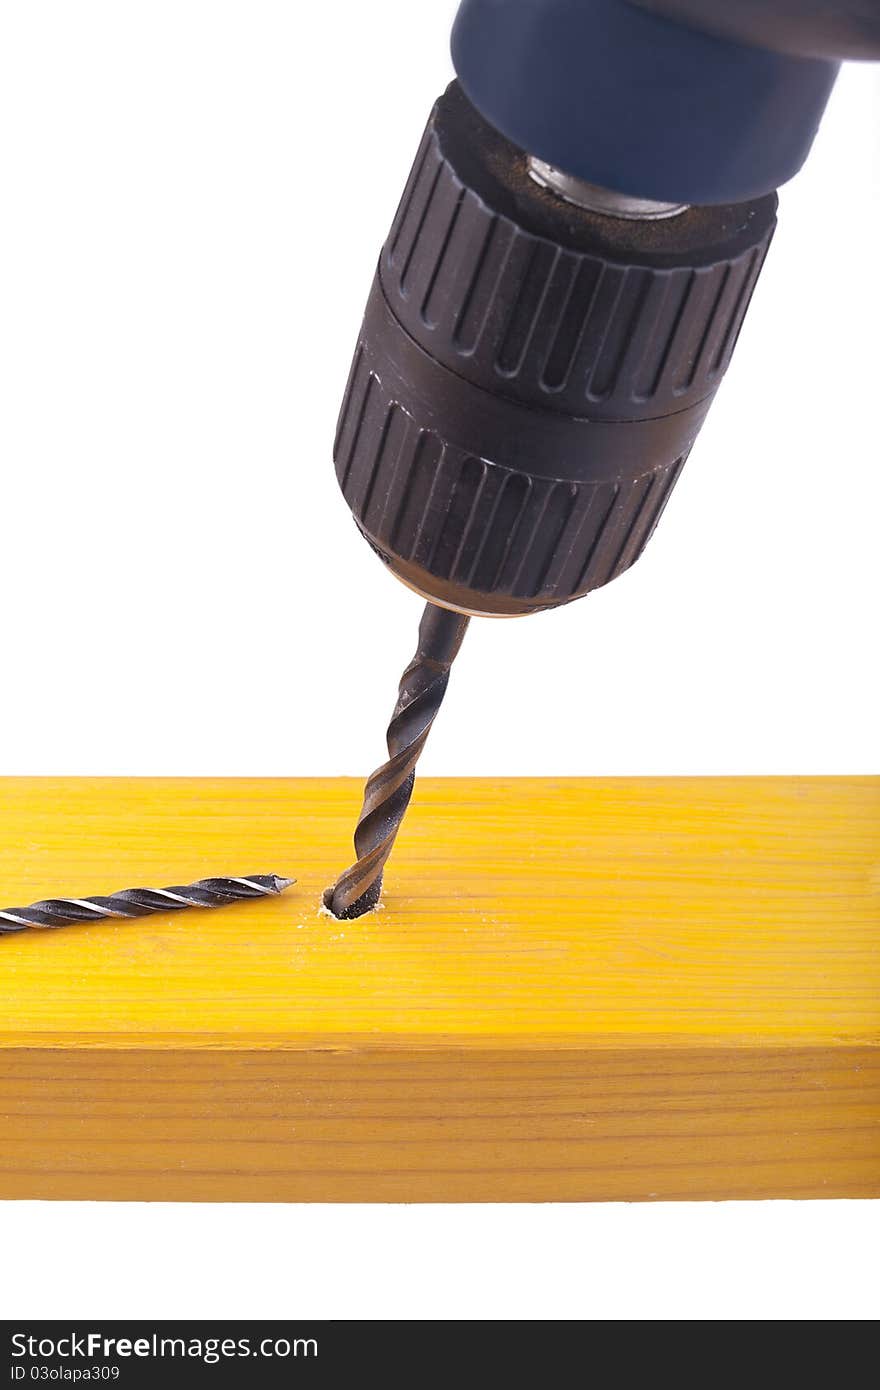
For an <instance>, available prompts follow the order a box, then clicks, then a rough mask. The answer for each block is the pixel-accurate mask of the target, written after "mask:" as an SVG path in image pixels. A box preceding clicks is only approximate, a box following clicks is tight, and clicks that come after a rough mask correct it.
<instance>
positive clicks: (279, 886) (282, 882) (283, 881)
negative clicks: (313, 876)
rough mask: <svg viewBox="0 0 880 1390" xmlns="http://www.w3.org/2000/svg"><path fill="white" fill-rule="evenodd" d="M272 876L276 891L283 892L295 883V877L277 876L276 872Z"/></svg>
mask: <svg viewBox="0 0 880 1390" xmlns="http://www.w3.org/2000/svg"><path fill="white" fill-rule="evenodd" d="M272 877H273V879H274V880H275V892H276V893H283V892H284V891H285V890H286V889H288V888H292V887H293V885H294V884H295V883H296V879H295V878H279V876H278V874H273V875H272Z"/></svg>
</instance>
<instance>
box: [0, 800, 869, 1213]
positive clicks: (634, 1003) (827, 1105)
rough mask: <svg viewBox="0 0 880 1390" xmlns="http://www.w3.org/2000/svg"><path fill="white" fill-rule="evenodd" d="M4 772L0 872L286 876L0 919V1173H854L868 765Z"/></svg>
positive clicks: (806, 1182)
mask: <svg viewBox="0 0 880 1390" xmlns="http://www.w3.org/2000/svg"><path fill="white" fill-rule="evenodd" d="M359 801H360V785H359V783H356V782H353V781H349V780H333V781H228V780H227V781H224V780H209V781H204V780H202V781H186V780H149V781H116V780H56V779H13V780H6V781H2V782H0V899H2V901H3V903H4V904H5V903H7V902H8V903H10V904H12V903H25V902H27V901H30V900H31V899H33V898H36V897H39V896H42V895H45V894H47V893H64V894H69V895H81V894H85V893H90V892H110V891H112V890H113V889H114V888H120V887H124V886H129V885H131V884H135V883H153V884H159V885H161V884H163V883H171V882H183V881H186V880H188V879H192V878H197V877H199V876H201V875H204V874H209V873H224V872H232V873H241V872H245V873H247V872H258V871H277V872H281V873H287V874H295V875H296V876H297V878H298V880H299V882H298V884H297V886H296V888H294V889H293V890H292V891H291V893H289V894H287V895H285V896H284V897H283V898H279V899H274V900H267V901H265V902H261V903H259V904H255V905H253V906H251V905H247V906H242V907H235V908H230V909H227V910H224V911H221V912H212V913H205V914H196V913H187V914H182V915H179V916H171V915H169V916H167V917H157V918H152V919H148V920H147V921H138V922H133V923H106V924H102V925H99V926H94V927H83V928H65V929H63V930H60V931H57V932H41V933H37V932H28V933H21V934H19V935H16V936H12V937H8V938H6V939H5V940H0V1006H2V1007H0V1196H4V1197H57V1198H115V1199H141V1198H143V1199H147V1198H149V1199H162V1198H165V1199H177V1200H203V1199H204V1200H248V1199H256V1200H351V1201H370V1200H397V1201H422V1200H424V1201H444V1200H457V1201H466V1200H524V1201H527V1200H586V1199H599V1200H608V1199H621V1198H624V1199H643V1200H651V1199H658V1198H682V1197H690V1198H718V1197H768V1196H791V1197H813V1196H856V1195H861V1196H867V1195H880V780H878V779H870V778H785V779H781V778H755V779H715V778H710V779H650V780H636V779H632V780H623V779H603V780H599V781H588V780H556V779H552V780H551V779H544V780H524V781H519V780H517V781H475V780H467V781H459V780H448V781H444V780H435V781H431V780H423V781H422V782H421V783H420V784H419V788H418V792H417V797H416V800H415V803H414V805H413V808H412V811H411V814H410V816H409V817H408V819H407V823H406V825H405V828H404V831H403V833H402V835H401V839H400V843H399V846H398V850H397V852H396V854H395V857H394V861H393V867H392V871H391V873H390V875H389V884H388V891H387V895H386V900H385V904H384V907H383V909H382V910H381V911H380V912H378V913H375V914H372V915H370V916H368V917H366V918H363V919H361V920H360V921H357V922H349V923H337V922H335V921H333V920H332V919H330V918H329V917H328V916H327V915H326V914H324V913H322V912H321V911H320V910H319V903H320V895H321V890H322V889H323V888H324V887H325V885H326V884H328V883H329V882H330V881H331V880H332V878H333V877H334V874H335V873H336V871H337V870H338V869H339V868H340V867H342V866H344V864H345V863H346V862H347V858H348V844H349V839H350V834H351V829H352V825H353V822H354V818H355V815H356V813H357V809H358V806H359Z"/></svg>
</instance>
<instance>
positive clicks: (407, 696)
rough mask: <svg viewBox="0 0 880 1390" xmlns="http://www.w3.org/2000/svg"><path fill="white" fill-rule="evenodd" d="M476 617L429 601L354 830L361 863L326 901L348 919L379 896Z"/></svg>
mask: <svg viewBox="0 0 880 1390" xmlns="http://www.w3.org/2000/svg"><path fill="white" fill-rule="evenodd" d="M469 621H470V619H468V618H466V617H464V616H463V615H462V614H461V613H453V612H451V611H450V610H449V609H446V608H438V607H436V606H435V605H434V604H433V603H429V604H428V605H427V607H426V608H425V612H424V614H423V616H422V621H421V624H420V626H419V644H418V647H417V649H416V654H415V656H414V657H413V659H412V661H411V662H410V664H409V666H407V668H406V670H405V671H404V673H403V678H402V679H401V682H400V690H399V692H398V696H397V704H396V705H395V707H394V713H393V715H392V716H391V723H390V724H389V725H388V733H387V735H386V738H387V743H388V754H389V760H388V762H387V763H383V765H382V767H380V768H378V769H377V770H376V771H375V772H374V773H373V775H372V777H370V779H369V781H368V782H367V786H366V790H365V792H364V804H363V808H362V810H361V814H360V819H359V821H358V823H357V829H356V830H355V834H354V847H355V851H356V852H357V856H358V858H357V863H356V864H354V865H353V866H352V867H351V868H350V869H347V870H346V872H345V873H344V874H342V876H341V877H340V878H339V879H337V881H336V883H335V885H334V887H333V888H328V889H327V891H326V893H325V894H324V906H325V907H327V908H329V910H330V911H331V912H332V913H333V915H334V917H339V918H342V919H343V920H345V919H348V918H352V917H360V916H362V914H363V913H365V912H369V911H370V909H371V908H373V907H375V906H376V904H377V902H378V901H379V894H380V893H381V891H382V871H383V869H384V867H385V863H386V861H387V859H388V856H389V855H390V853H391V851H392V849H393V847H394V841H395V840H396V838H397V832H398V830H399V829H400V824H401V821H402V820H403V817H404V815H405V814H406V808H407V806H408V805H409V801H410V797H411V796H412V789H413V783H414V781H415V767H416V763H417V762H418V760H419V755H420V754H421V751H422V749H423V748H424V746H425V743H426V741H427V738H428V734H429V733H430V732H431V725H432V724H433V723H434V719H435V718H436V715H437V711H438V710H439V708H440V706H441V704H442V703H443V696H444V695H445V693H446V686H447V685H448V683H449V668H450V666H451V665H452V663H453V661H454V660H455V658H456V656H457V655H458V649H459V647H460V646H461V644H462V640H463V638H464V634H465V632H466V631H467V626H468V622H469Z"/></svg>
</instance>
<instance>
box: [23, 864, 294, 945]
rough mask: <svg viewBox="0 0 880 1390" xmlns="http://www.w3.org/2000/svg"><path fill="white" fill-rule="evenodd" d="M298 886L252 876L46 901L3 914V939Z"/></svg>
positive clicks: (220, 902) (219, 903) (240, 899)
mask: <svg viewBox="0 0 880 1390" xmlns="http://www.w3.org/2000/svg"><path fill="white" fill-rule="evenodd" d="M295 882H296V880H295V879H292V878H279V877H278V875H277V874H250V875H248V877H246V878H201V879H199V881H198V882H197V883H189V884H186V885H185V886H183V887H174V888H126V889H124V890H123V891H122V892H121V893H113V894H111V895H110V897H109V898H46V899H44V900H43V901H42V902H38V903H32V904H31V906H30V907H8V908H6V909H5V910H3V911H0V935H3V934H5V933H6V932H17V931H25V930H26V928H28V927H66V926H71V925H75V924H82V923H84V922H101V921H103V920H104V919H105V918H107V917H147V916H149V915H150V914H151V913H153V912H181V911H182V910H183V909H184V908H185V907H225V906H226V905H227V903H234V902H243V901H247V900H248V899H250V898H268V897H272V896H273V895H275V894H277V893H283V892H284V890H285V888H289V887H290V885H291V884H292V883H295Z"/></svg>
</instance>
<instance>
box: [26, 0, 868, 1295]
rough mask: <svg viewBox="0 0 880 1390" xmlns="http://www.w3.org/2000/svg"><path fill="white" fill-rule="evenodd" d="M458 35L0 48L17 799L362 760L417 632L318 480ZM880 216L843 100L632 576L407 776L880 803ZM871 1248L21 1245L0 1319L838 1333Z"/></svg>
mask: <svg viewBox="0 0 880 1390" xmlns="http://www.w3.org/2000/svg"><path fill="white" fill-rule="evenodd" d="M454 8H455V6H454V4H452V3H451V0H443V2H442V3H441V2H440V0H432V3H430V4H426V3H421V4H413V3H412V0H373V3H371V4H366V3H361V2H360V0H337V3H335V4H326V5H323V6H313V5H311V4H308V5H306V4H303V3H296V0H287V3H269V2H268V0H250V2H249V3H243V2H242V0H236V3H223V2H222V0H213V3H207V0H205V2H204V3H203V2H202V0H173V2H172V3H168V2H167V0H150V3H146V0H137V3H132V2H131V0H129V3H126V4H119V3H118V2H114V3H95V2H94V0H78V3H77V4H76V5H70V4H69V3H52V2H51V0H27V3H25V2H24V0H6V3H4V5H3V6H2V9H0V128H2V131H3V139H2V148H0V189H2V199H3V215H2V218H0V253H2V254H0V382H2V412H0V451H2V462H3V472H2V480H3V481H2V500H3V547H2V562H3V575H4V580H5V583H4V585H3V592H4V596H5V602H4V631H5V651H6V674H5V678H4V680H3V708H4V721H3V729H4V732H3V744H2V748H0V771H2V772H4V773H71V774H73V773H192V774H202V773H215V774H216V773H229V774H239V773H242V774H244V773H250V774H268V775H272V774H288V773H289V774H295V773H308V774H311V773H325V774H326V773H334V774H335V773H359V774H360V773H363V772H365V771H367V770H369V769H370V768H371V767H372V766H373V765H374V764H375V763H376V761H377V760H378V758H379V757H380V756H381V754H382V731H383V729H384V724H385V720H386V718H387V715H388V713H389V711H390V706H391V704H392V703H393V696H394V691H395V687H396V682H397V679H398V676H399V672H400V669H401V667H402V665H403V664H404V663H405V661H406V660H407V659H408V657H409V655H410V652H411V649H412V646H413V642H414V635H415V627H416V623H417V620H418V612H419V605H418V601H417V600H416V599H415V598H414V597H413V596H412V595H410V594H409V593H408V592H407V591H406V590H404V589H403V588H402V587H401V586H399V585H398V584H397V583H396V582H395V581H394V580H392V579H391V578H390V577H389V576H388V575H387V574H386V573H385V572H384V570H383V568H382V566H381V565H380V564H379V562H378V561H377V560H376V559H375V558H374V557H373V555H372V554H371V552H370V551H369V549H368V548H367V546H366V545H365V544H364V542H363V541H362V540H361V538H360V536H359V535H358V534H357V532H356V530H355V527H354V524H353V523H352V521H351V520H350V518H349V516H348V513H347V509H346V507H345V504H344V503H343V501H342V498H341V496H340V495H339V494H338V491H337V488H336V483H335V479H334V476H333V469H332V465H331V460H330V446H331V441H332V436H333V430H334V425H335V417H336V411H337V408H338V404H339V398H340V395H341V391H342V388H343V385H344V382H345V378H346V375H347V371H348V365H349V358H350V354H351V350H352V347H353V343H354V337H355V334H356V331H357V326H358V322H359V318H360V313H361V309H362V307H363V302H364V300H365V297H366V293H367V289H368V286H369V281H370V278H371V274H372V270H373V266H374V264H375V260H376V256H377V253H378V248H379V245H380V243H381V241H382V238H383V236H384V233H385V231H386V230H387V226H388V224H389V222H390V219H391V216H392V214H393V211H394V208H395V205H396V202H397V199H398V197H399V194H400V191H401V189H402V187H403V183H404V179H405V177H406V174H407V172H408V170H409V166H410V162H411V159H412V156H413V153H414V151H415V148H416V145H417V143H418V139H419V136H420V133H421V129H422V126H423V124H424V120H425V118H426V116H427V112H428V109H429V107H430V104H431V102H432V100H433V98H434V97H435V96H436V95H437V94H438V93H439V92H440V90H441V89H442V87H443V86H444V85H445V83H446V81H447V80H448V79H449V77H450V76H451V67H450V64H449V60H448V56H447V37H448V30H449V25H450V20H451V17H452V14H453V12H454ZM878 214H880V78H878V73H877V71H876V70H873V69H871V68H868V67H859V68H857V67H853V68H850V69H848V70H847V71H846V72H845V74H844V76H843V78H842V79H841V81H840V84H839V86H838V89H837V91H836V93H835V95H834V97H833V99H832V104H831V107H830V109H829V112H828V116H827V118H826V121H825V124H824V126H823V129H822V131H821V134H820V137H819V140H818V142H817V144H816V147H815V151H814V154H813V157H812V159H811V161H810V163H809V164H808V166H807V169H806V170H805V172H804V173H803V174H802V175H801V176H800V177H799V178H798V179H797V180H796V181H795V183H794V184H792V185H791V186H790V187H788V188H787V189H785V190H784V191H783V197H782V207H781V222H780V229H779V232H778V234H777V238H776V242H775V244H774V247H773V249H772V250H771V253H770V258H769V260H768V263H767V267H766V270H765V273H764V277H763V280H762V282H761V284H760V285H759V288H758V291H757V294H756V297H755V301H754V304H753V307H752V310H751V313H750V315H749V318H748V320H747V322H746V326H745V329H744V331H743V334H742V337H741V340H740V346H739V349H738V356H737V360H736V361H735V363H734V366H733V368H732V369H731V372H730V375H729V378H728V380H727V382H726V383H725V385H724V387H723V388H722V392H721V395H720V397H719V400H718V402H717V404H716V406H715V408H714V410H713V413H712V415H711V416H710V420H709V423H708V425H707V426H706V429H705V430H704V432H703V435H702V438H701V441H700V443H699V444H698V446H697V448H696V450H695V452H694V455H693V457H692V459H691V461H690V463H689V465H688V467H687V469H686V470H685V473H684V476H683V478H682V481H681V482H680V484H679V486H678V488H677V490H676V493H675V495H674V497H673V500H672V501H671V503H670V505H669V508H668V510H667V512H666V514H665V517H664V519H663V522H662V523H661V526H660V529H659V531H658V533H657V535H656V536H655V538H654V540H653V541H652V543H651V545H650V547H649V549H648V551H647V553H646V555H645V556H644V558H643V559H642V560H641V561H640V562H639V564H638V565H637V566H636V567H635V568H634V569H633V570H632V571H631V572H630V573H628V574H627V575H625V576H624V577H622V578H621V579H619V580H618V581H617V582H616V583H614V584H612V585H611V586H609V587H608V588H607V589H605V590H602V591H601V592H599V593H598V594H596V595H594V596H592V597H591V598H589V599H588V600H585V601H583V602H581V603H579V604H576V605H574V606H573V607H570V608H567V609H563V610H561V611H559V612H556V613H552V614H547V615H543V616H541V617H538V618H532V619H526V620H519V621H513V622H497V623H490V622H482V623H476V624H474V625H473V626H472V630H471V633H470V635H469V638H468V641H467V643H466V644H465V648H464V650H463V652H462V655H461V658H460V660H459V663H458V665H457V668H456V671H455V678H454V682H453V685H452V687H451V689H450V694H449V697H448V700H447V703H446V706H445V707H444V710H443V716H442V719H441V720H440V721H439V722H438V727H437V729H436V730H435V733H434V735H433V736H432V740H431V743H430V746H429V748H428V750H427V752H426V754H425V757H424V763H423V766H424V770H425V771H428V772H433V773H450V774H451V773H456V774H459V773H482V774H495V773H560V774H565V773H623V774H626V773H641V774H650V773H677V772H680V773H710V772H730V773H736V772H744V773H763V772H766V773H782V772H822V773H841V772H855V773H857V772H867V771H873V770H876V768H877V761H878V752H880V738H878V720H877V715H876V709H877V700H878V675H877V651H876V587H877V571H878V562H877V553H876V552H877V547H876V532H877V517H878V514H880V508H878V503H880V482H878V479H880V468H878V464H880V448H878V443H877V435H876V426H875V413H876V404H877V402H876V397H877V393H878V389H880V383H878V375H877V366H878V347H877V322H878V311H880V272H878V269H877V227H878ZM548 715H549V717H548ZM48 886H49V887H51V885H48ZM877 1224H878V1222H877V1208H876V1207H874V1206H871V1205H869V1204H862V1203H834V1204H795V1205H790V1204H785V1203H776V1204H764V1205H761V1206H754V1207H753V1206H750V1205H746V1204H740V1205H736V1206H725V1207H710V1206H664V1207H662V1208H661V1207H657V1208H648V1207H644V1208H637V1207H634V1208H626V1207H615V1206H608V1207H603V1208H574V1209H570V1208H557V1209H553V1208H497V1209H495V1208H484V1209H478V1210H466V1209H444V1210H432V1209H421V1210H420V1209H415V1208H413V1209H388V1208H375V1209H352V1208H336V1209H328V1208H319V1209H304V1208H277V1209H254V1208H251V1209H246V1208H238V1209H236V1208H201V1209H200V1208H182V1207H176V1208H147V1207H141V1208H138V1207H132V1208H111V1207H97V1208H93V1207H88V1206H80V1207H75V1206H67V1205H65V1206H48V1205H33V1204H21V1205H13V1204H7V1205H5V1206H4V1207H3V1208H2V1209H0V1235H2V1238H3V1245H4V1247H5V1249H6V1250H7V1251H9V1250H10V1249H14V1250H15V1258H14V1260H13V1261H11V1262H10V1261H9V1260H8V1258H7V1259H4V1260H3V1262H2V1266H0V1268H2V1273H0V1291H2V1306H3V1309H4V1312H5V1314H6V1315H7V1316H16V1315H22V1314H26V1315H30V1316H33V1315H36V1314H42V1315H44V1316H51V1315H57V1316H64V1315H71V1316H73V1315H83V1314H86V1313H88V1314H100V1315H103V1316H109V1315H111V1314H112V1313H117V1314H123V1315H124V1314H129V1315H131V1314H142V1315H145V1316H149V1315H150V1314H153V1313H156V1314H158V1313H165V1314H173V1313H175V1312H176V1313H177V1314H178V1315H181V1316H184V1315H188V1314H193V1315H197V1314H205V1315H209V1314H210V1315H214V1316H224V1315H225V1316H232V1315H239V1316H258V1315H262V1314H289V1315H300V1314H303V1315H305V1314H312V1315H324V1316H337V1317H340V1316H346V1315H348V1316H366V1317H375V1316H383V1315H386V1316H392V1315H395V1314H396V1315H403V1316H407V1315H409V1316H415V1315H423V1316H429V1317H436V1318H443V1317H447V1316H461V1315H465V1316H467V1315H470V1316H487V1317H501V1318H504V1317H515V1316H519V1317H522V1316H534V1317H553V1316H562V1317H585V1318H621V1319H630V1318H648V1319H650V1318H658V1317H662V1318H684V1319H693V1318H701V1317H705V1318H712V1319H718V1318H749V1319H752V1318H756V1317H769V1318H807V1317H820V1318H829V1317H842V1318H852V1317H860V1316H869V1311H868V1310H869V1306H870V1303H871V1297H872V1294H871V1279H869V1277H868V1249H869V1233H870V1231H871V1230H872V1229H873V1231H874V1240H875V1243H876V1233H877ZM74 1271H75V1274H74ZM4 1286H5V1287H4ZM874 1307H875V1309H876V1304H874Z"/></svg>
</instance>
